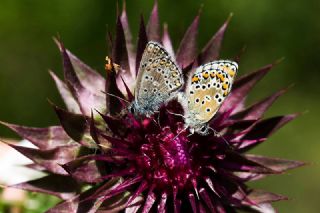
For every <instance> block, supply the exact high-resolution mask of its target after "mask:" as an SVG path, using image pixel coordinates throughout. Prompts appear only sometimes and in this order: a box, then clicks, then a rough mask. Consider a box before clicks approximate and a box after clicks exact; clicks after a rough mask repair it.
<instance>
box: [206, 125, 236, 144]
mask: <svg viewBox="0 0 320 213" xmlns="http://www.w3.org/2000/svg"><path fill="white" fill-rule="evenodd" d="M208 127H209V129H211V130H212V131H213V132H214V135H215V136H217V137H219V138H222V140H223V141H224V142H225V143H226V144H227V145H228V146H229V147H230V148H231V149H233V148H234V147H233V146H232V145H231V144H230V143H229V142H228V141H227V140H226V139H225V138H224V137H223V136H222V135H221V134H220V132H218V131H217V130H215V129H213V128H212V127H210V126H208Z"/></svg>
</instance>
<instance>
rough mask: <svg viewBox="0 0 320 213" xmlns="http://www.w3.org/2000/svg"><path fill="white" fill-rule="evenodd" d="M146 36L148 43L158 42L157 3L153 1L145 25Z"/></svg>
mask: <svg viewBox="0 0 320 213" xmlns="http://www.w3.org/2000/svg"><path fill="white" fill-rule="evenodd" d="M147 34H148V38H149V40H150V41H157V42H160V41H161V39H160V23H159V14H158V1H157V0H155V1H154V6H153V9H152V12H151V15H150V18H149V22H148V25H147Z"/></svg>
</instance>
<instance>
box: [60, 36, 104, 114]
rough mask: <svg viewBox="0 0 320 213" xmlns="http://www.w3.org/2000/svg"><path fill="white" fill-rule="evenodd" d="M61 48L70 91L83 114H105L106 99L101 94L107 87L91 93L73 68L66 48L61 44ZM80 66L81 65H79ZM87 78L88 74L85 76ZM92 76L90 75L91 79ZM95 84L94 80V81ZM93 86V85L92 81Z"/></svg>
mask: <svg viewBox="0 0 320 213" xmlns="http://www.w3.org/2000/svg"><path fill="white" fill-rule="evenodd" d="M59 45H60V46H59V48H60V51H61V55H62V59H63V68H64V76H65V81H66V84H67V86H68V87H69V89H70V91H71V92H72V94H73V96H74V98H75V99H76V100H77V102H78V104H79V106H80V109H81V112H82V113H83V114H84V115H87V116H90V113H91V109H98V110H100V111H101V112H105V111H106V110H107V109H106V97H105V95H104V94H103V93H102V92H101V91H103V90H104V89H105V85H103V86H101V88H100V87H99V90H98V91H96V90H95V91H94V92H92V91H90V90H89V89H87V88H86V87H84V85H83V84H82V82H81V81H80V80H79V78H78V76H77V74H76V72H75V69H74V67H73V64H72V61H71V58H70V56H69V54H68V53H67V50H66V49H65V48H64V46H63V44H62V43H61V42H60V43H59ZM79 66H80V65H79ZM84 75H85V76H86V74H84ZM89 77H90V75H88V79H89ZM92 81H93V82H94V80H92ZM90 83H91V84H95V83H92V82H91V81H90Z"/></svg>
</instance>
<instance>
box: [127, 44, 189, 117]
mask: <svg viewBox="0 0 320 213" xmlns="http://www.w3.org/2000/svg"><path fill="white" fill-rule="evenodd" d="M183 85H184V79H183V75H182V71H181V69H180V68H179V67H178V65H177V64H176V62H175V61H174V59H173V58H172V57H171V56H170V55H169V53H168V52H167V51H166V50H165V49H164V47H163V46H162V45H161V44H159V43H157V42H154V41H150V42H148V43H147V45H146V48H145V50H144V52H143V55H142V59H141V62H140V66H139V71H138V76H137V80H136V87H135V94H134V101H133V104H132V105H131V106H130V107H129V110H130V111H131V112H133V113H134V114H135V115H146V116H148V117H149V116H150V115H152V114H154V113H155V112H157V110H158V109H159V108H160V106H161V105H162V104H164V103H166V102H167V101H169V100H170V99H171V98H172V97H174V96H175V95H176V94H177V92H178V90H179V89H180V88H181V87H182V86H183Z"/></svg>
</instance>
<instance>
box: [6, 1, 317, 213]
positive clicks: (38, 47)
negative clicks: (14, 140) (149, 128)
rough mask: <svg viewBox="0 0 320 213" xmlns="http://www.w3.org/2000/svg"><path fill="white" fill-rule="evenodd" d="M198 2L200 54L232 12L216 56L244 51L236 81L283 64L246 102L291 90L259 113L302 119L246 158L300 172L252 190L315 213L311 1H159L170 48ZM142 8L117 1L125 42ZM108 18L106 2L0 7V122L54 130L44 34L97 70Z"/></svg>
mask: <svg viewBox="0 0 320 213" xmlns="http://www.w3.org/2000/svg"><path fill="white" fill-rule="evenodd" d="M202 4H203V10H202V15H201V20H200V21H201V22H200V33H199V44H200V46H201V47H202V46H203V45H204V44H205V43H206V42H207V41H208V39H209V38H210V37H211V36H212V35H213V34H214V33H215V31H216V30H217V29H218V28H219V27H220V25H221V24H222V23H223V22H224V20H225V19H226V18H227V17H228V15H229V13H230V12H233V13H234V16H233V18H232V21H231V23H230V26H229V28H228V30H227V32H226V36H225V40H224V43H223V48H222V58H232V57H233V56H235V55H236V54H237V53H238V52H239V51H240V49H241V48H242V47H243V46H246V47H247V48H246V52H245V54H244V55H243V56H242V58H241V61H240V75H241V74H244V73H247V72H249V71H251V70H253V69H255V68H258V67H260V66H263V65H265V64H268V63H271V62H274V61H275V60H277V59H279V58H282V57H285V60H284V61H283V62H282V63H281V64H279V65H278V66H276V68H274V69H273V71H272V72H271V73H270V74H269V75H268V76H267V77H266V78H265V79H264V80H263V81H262V82H260V83H259V85H258V86H257V87H256V88H255V90H254V91H253V92H252V94H251V96H250V99H249V102H253V101H254V100H256V99H258V98H262V97H264V96H266V95H268V94H271V93H273V92H274V91H276V90H277V89H279V88H283V87H286V86H288V85H290V84H292V83H294V84H295V86H294V87H293V88H291V89H290V91H289V92H288V93H287V94H285V95H284V96H283V97H281V98H280V100H278V101H277V102H276V104H274V106H273V107H272V108H271V110H270V111H269V112H268V113H267V116H271V115H280V114H287V113H293V112H303V115H301V116H300V117H298V118H297V119H296V120H295V121H293V122H292V123H290V124H288V125H287V126H285V127H284V128H283V129H281V130H280V131H279V132H277V133H276V134H275V135H274V136H273V137H271V138H270V139H269V141H267V142H266V143H265V144H263V145H261V146H260V147H258V148H257V149H255V150H254V151H253V153H257V154H265V155H268V156H275V157H283V158H289V159H297V160H302V161H305V162H308V163H309V165H308V166H306V167H304V168H300V169H297V170H295V171H290V172H289V174H285V175H282V176H274V177H270V178H268V179H266V180H263V181H259V182H257V183H253V184H252V185H254V186H255V187H259V188H264V189H267V190H271V191H274V192H277V193H281V194H284V195H288V196H289V197H290V198H291V199H290V200H289V201H284V202H281V203H277V204H275V206H276V207H277V209H278V210H279V212H299V213H301V212H319V211H320V202H319V201H320V200H319V199H320V198H319V193H320V183H319V180H320V171H319V169H320V166H319V161H320V155H319V152H320V143H319V130H320V129H319V121H318V119H319V114H320V113H319V112H320V100H319V91H320V90H319V89H320V83H319V81H320V70H319V61H320V20H319V18H320V14H319V10H320V3H319V1H318V0H309V1H302V0H291V1H278V0H259V1H256V0H242V1H240V0H228V1H226V0H200V1H182V0H179V1H177V0H176V1H172V0H159V11H160V19H161V21H162V22H167V23H168V25H169V31H170V34H171V37H172V39H173V42H174V46H175V47H177V46H178V41H180V39H181V37H182V36H183V33H184V32H185V30H186V28H187V27H188V25H189V24H190V23H191V22H192V20H193V18H194V16H195V15H196V14H197V12H198V10H199V8H200V6H201V5H202ZM120 5H121V2H120ZM152 5H153V1H146V0H134V1H133V0H132V1H131V0H128V1H127V10H128V16H129V21H130V27H131V29H132V31H133V33H134V36H136V35H137V31H138V23H139V16H140V14H141V13H142V14H143V15H144V17H145V18H146V19H147V18H148V17H149V14H150V12H151V9H152ZM115 20H116V1H111V0H108V1H106V0H94V1H93V0H68V1H65V0H51V1H43V0H24V1H21V0H0V120H4V121H8V122H12V123H18V124H23V125H28V126H37V127H44V126H48V125H52V124H57V123H58V120H57V118H56V116H55V114H54V112H53V110H52V109H51V107H50V106H49V104H48V102H47V98H49V99H50V100H52V101H53V102H55V103H57V104H58V105H62V101H61V99H60V98H59V96H58V92H57V90H56V89H55V85H54V83H53V81H52V80H51V79H50V77H49V74H48V69H49V68H50V69H53V70H54V71H55V72H56V73H57V74H58V75H60V76H62V75H61V74H62V71H61V68H62V67H61V61H60V55H59V52H58V49H57V48H56V46H55V44H54V42H53V41H52V36H56V35H59V36H60V37H61V39H62V40H63V42H64V43H65V46H66V47H67V48H69V49H70V50H71V51H72V52H73V53H75V54H76V55H77V56H79V58H81V59H82V60H83V61H85V62H86V63H88V64H89V65H91V66H92V67H93V68H95V69H98V70H100V71H101V72H103V67H104V62H105V61H104V58H105V56H106V54H107V50H106V47H107V45H106V31H107V28H108V29H111V30H114V26H115ZM0 135H1V137H16V135H14V134H13V133H12V132H10V131H9V130H7V129H5V128H4V127H0ZM317 136H318V137H317ZM0 175H1V174H0Z"/></svg>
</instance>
